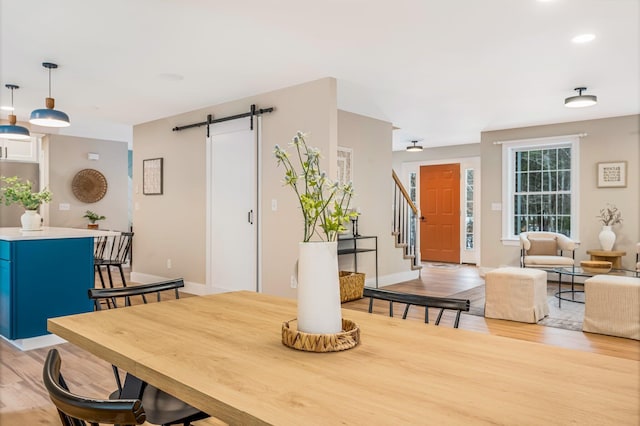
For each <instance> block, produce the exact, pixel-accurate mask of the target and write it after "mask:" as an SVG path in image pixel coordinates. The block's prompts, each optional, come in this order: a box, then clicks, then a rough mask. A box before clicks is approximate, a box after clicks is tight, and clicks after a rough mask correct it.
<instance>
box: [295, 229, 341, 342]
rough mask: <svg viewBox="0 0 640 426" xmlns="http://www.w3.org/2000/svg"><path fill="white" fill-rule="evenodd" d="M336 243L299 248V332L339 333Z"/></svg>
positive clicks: (323, 243)
mask: <svg viewBox="0 0 640 426" xmlns="http://www.w3.org/2000/svg"><path fill="white" fill-rule="evenodd" d="M337 244H338V243H337V242H335V241H333V242H308V243H300V245H299V247H298V330H300V331H303V332H305V333H313V334H333V333H338V332H340V331H342V311H341V307H340V279H339V277H338V250H337Z"/></svg>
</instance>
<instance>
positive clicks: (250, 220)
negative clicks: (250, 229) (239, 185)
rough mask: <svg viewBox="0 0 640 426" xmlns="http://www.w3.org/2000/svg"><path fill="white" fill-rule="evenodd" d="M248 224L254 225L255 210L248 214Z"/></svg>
mask: <svg viewBox="0 0 640 426" xmlns="http://www.w3.org/2000/svg"><path fill="white" fill-rule="evenodd" d="M247 222H249V223H250V224H251V225H253V210H249V213H247Z"/></svg>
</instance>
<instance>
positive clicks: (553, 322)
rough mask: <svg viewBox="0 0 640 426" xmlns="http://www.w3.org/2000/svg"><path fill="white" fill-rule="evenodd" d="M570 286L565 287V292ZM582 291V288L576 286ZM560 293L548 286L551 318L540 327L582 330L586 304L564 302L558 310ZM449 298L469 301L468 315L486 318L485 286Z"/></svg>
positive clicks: (581, 294) (581, 295) (566, 295)
mask: <svg viewBox="0 0 640 426" xmlns="http://www.w3.org/2000/svg"><path fill="white" fill-rule="evenodd" d="M567 287H568V286H566V287H565V286H563V290H565V289H566V288H567ZM576 287H577V288H578V287H579V288H580V289H582V288H581V286H576ZM557 291H558V284H554V283H550V284H549V285H548V286H547V303H548V304H549V316H547V317H545V318H543V319H542V320H540V321H538V324H539V325H545V326H547V327H555V328H564V329H566V330H575V331H581V330H582V320H583V319H584V304H583V303H574V302H569V301H565V300H563V301H562V307H561V308H558V299H557V298H556V297H555V296H554V294H555V293H556V292H557ZM449 297H454V298H456V299H469V301H470V302H471V307H470V309H469V312H468V314H470V315H476V316H481V317H483V316H484V285H479V286H477V287H473V288H471V289H469V290H465V291H461V292H459V293H455V294H452V295H451V296H449ZM564 297H565V298H570V297H571V294H570V293H565V294H564ZM575 297H576V300H582V301H583V300H584V293H576V296H575Z"/></svg>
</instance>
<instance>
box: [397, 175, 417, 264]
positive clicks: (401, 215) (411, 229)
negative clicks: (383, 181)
mask: <svg viewBox="0 0 640 426" xmlns="http://www.w3.org/2000/svg"><path fill="white" fill-rule="evenodd" d="M391 176H392V178H393V180H394V183H395V185H394V188H393V232H392V235H393V236H394V238H395V241H396V247H400V248H402V249H403V255H404V258H405V259H411V269H420V268H421V266H420V259H419V256H418V252H419V250H418V247H417V246H418V232H419V229H418V228H417V225H418V221H417V217H418V209H417V207H416V206H415V204H414V203H413V201H411V198H410V197H409V194H408V193H407V190H406V189H405V188H404V186H403V185H402V182H400V179H399V178H398V176H397V175H396V173H395V171H393V170H392V171H391Z"/></svg>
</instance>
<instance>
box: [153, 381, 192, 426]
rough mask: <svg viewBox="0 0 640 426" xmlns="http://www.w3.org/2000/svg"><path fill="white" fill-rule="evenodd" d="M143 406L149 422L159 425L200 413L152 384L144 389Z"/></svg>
mask: <svg viewBox="0 0 640 426" xmlns="http://www.w3.org/2000/svg"><path fill="white" fill-rule="evenodd" d="M142 406H143V407H144V409H145V412H146V414H147V422H149V423H153V424H158V425H162V424H167V423H171V422H175V420H176V419H186V418H189V417H192V416H196V415H197V414H199V413H200V410H198V409H196V408H194V407H192V406H190V405H188V404H186V403H184V402H182V401H180V400H179V399H177V398H175V397H173V396H171V395H169V394H168V393H166V392H163V391H161V390H160V389H158V388H156V387H153V386H151V385H148V386H147V387H145V389H144V393H143V394H142ZM203 417H204V416H203Z"/></svg>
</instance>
